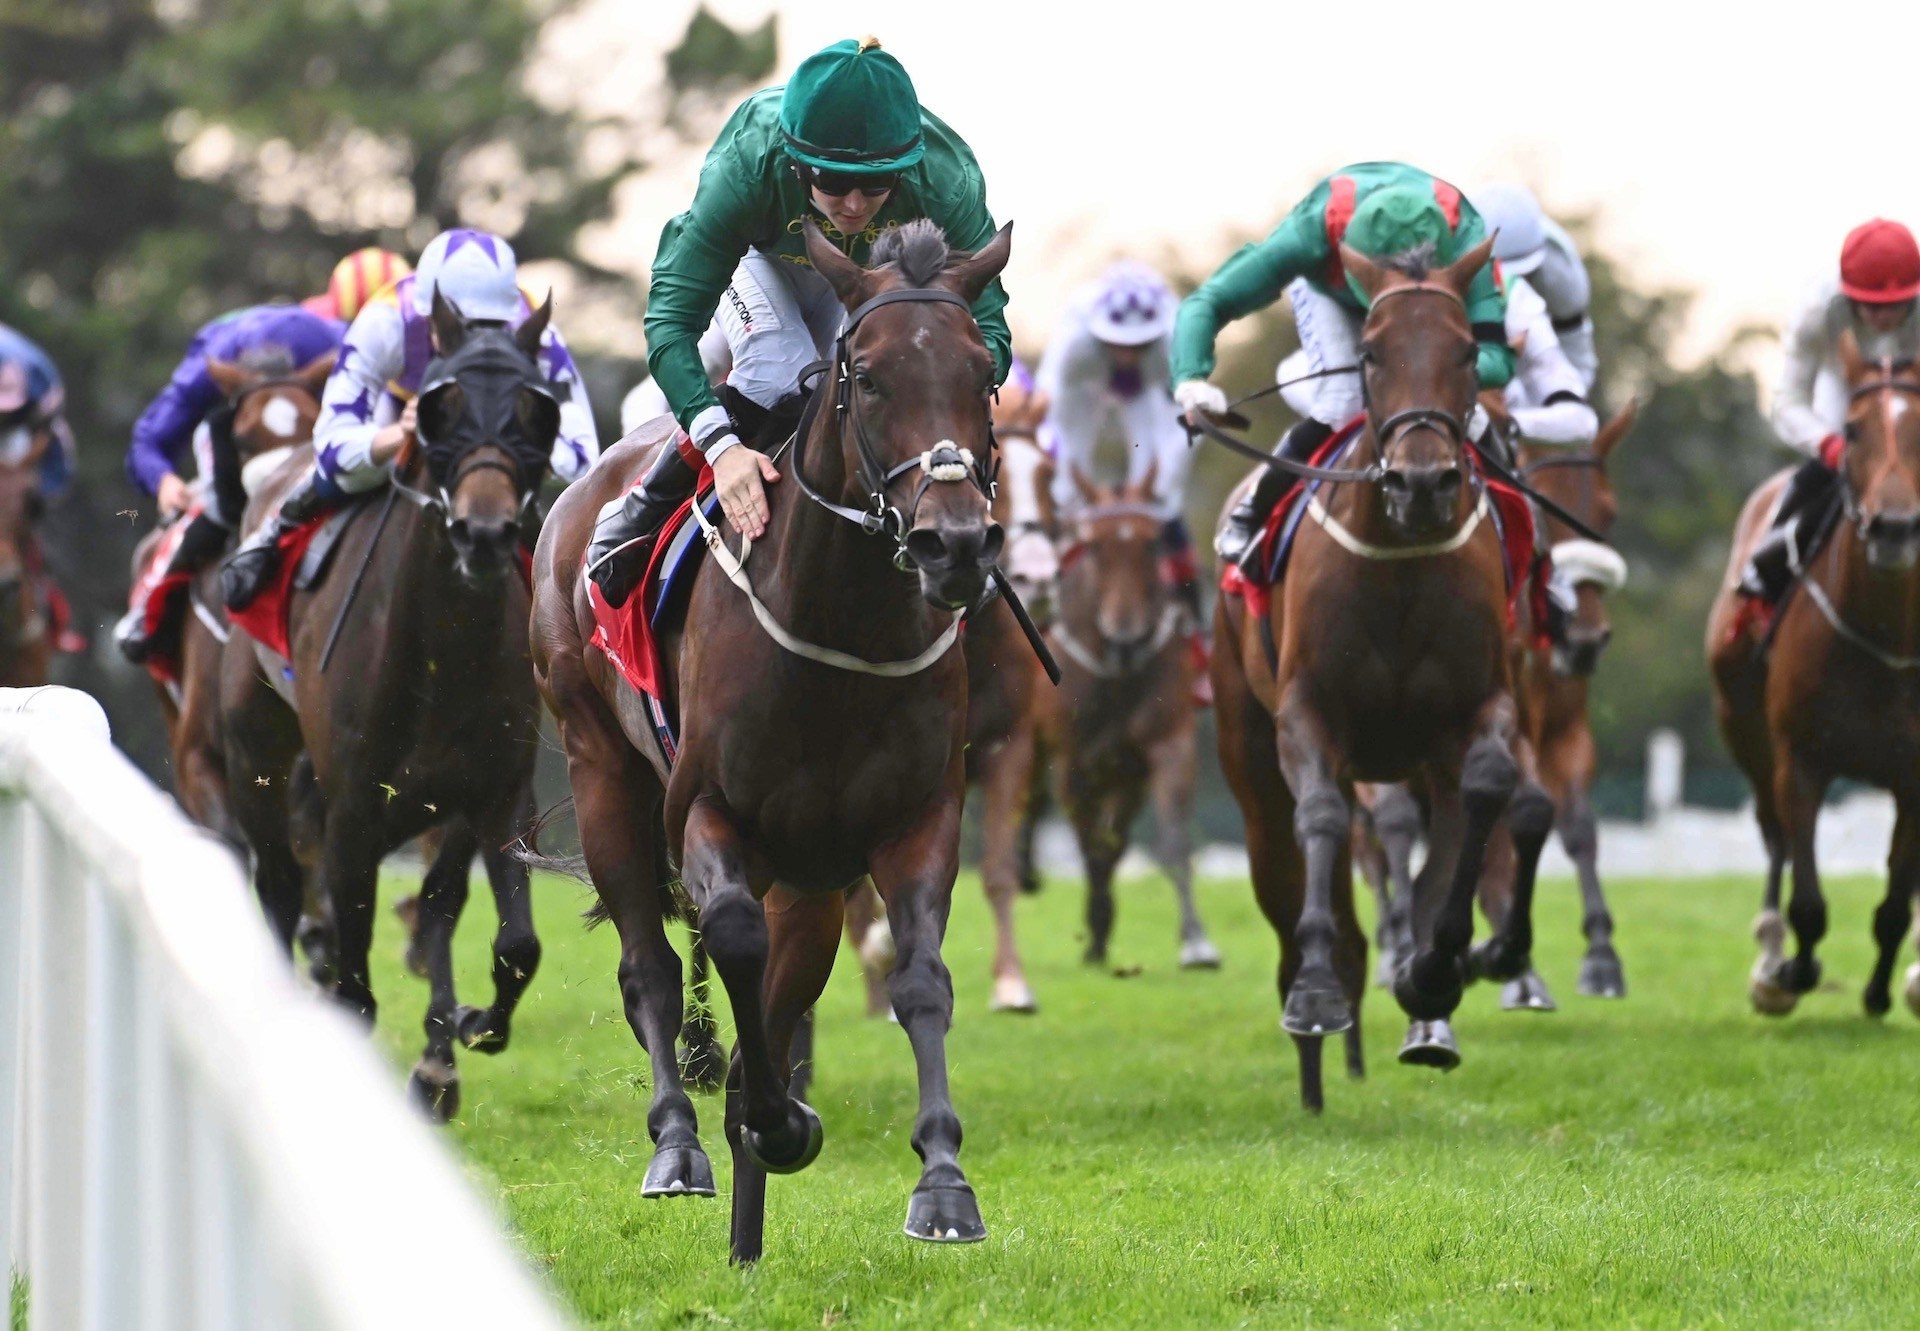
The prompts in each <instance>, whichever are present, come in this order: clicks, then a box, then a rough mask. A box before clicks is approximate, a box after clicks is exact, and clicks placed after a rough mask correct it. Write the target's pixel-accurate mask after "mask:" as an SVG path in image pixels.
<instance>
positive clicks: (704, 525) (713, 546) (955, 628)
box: [693, 500, 966, 679]
mask: <svg viewBox="0 0 1920 1331" xmlns="http://www.w3.org/2000/svg"><path fill="white" fill-rule="evenodd" d="M693 517H694V521H696V522H698V523H699V524H700V530H701V531H702V532H704V533H705V534H706V538H707V549H709V550H711V551H712V552H713V558H714V561H715V562H716V563H718V564H719V565H720V571H721V572H723V573H725V574H726V575H727V581H728V582H731V583H732V584H733V585H734V586H736V587H738V588H739V589H740V591H741V594H742V595H744V596H745V597H746V598H747V604H748V605H750V606H752V607H753V617H754V618H755V619H757V620H759V621H760V627H761V628H762V629H764V630H766V634H767V636H768V637H769V638H772V639H773V640H774V641H775V642H777V643H779V644H780V646H781V647H783V648H784V649H786V650H787V651H789V652H792V653H793V654H794V655H795V656H801V657H805V658H806V659H807V660H809V661H818V662H819V663H820V664H821V665H826V666H832V667H834V668H835V669H836V670H851V671H853V672H854V673H855V674H860V675H879V676H880V677H882V678H883V679H900V678H903V677H905V676H907V675H917V674H919V673H920V672H921V671H922V670H925V669H926V668H927V667H928V666H930V665H932V664H933V663H934V662H935V661H938V660H939V659H940V658H941V657H943V656H945V655H946V654H947V649H948V648H950V647H952V646H953V644H954V640H955V639H957V638H958V637H959V636H960V625H961V624H962V623H963V622H964V621H965V619H966V616H965V615H964V614H956V615H955V616H954V617H953V623H951V624H949V625H947V630H946V632H944V633H942V634H941V635H940V636H939V637H937V638H935V639H934V640H933V643H932V645H930V646H929V647H928V648H927V649H926V650H925V651H924V652H921V653H920V654H919V655H918V656H915V657H911V658H909V659H907V660H905V661H868V660H865V659H863V658H861V657H858V656H854V655H852V654H851V653H849V652H842V651H837V650H835V649H834V648H832V647H818V646H815V645H814V644H813V643H810V642H806V641H803V640H802V639H800V638H796V637H794V636H793V635H792V634H791V633H789V632H787V630H786V628H785V626H784V625H782V624H781V623H780V621H779V620H777V619H775V618H774V617H773V612H772V611H771V610H769V609H767V607H766V606H765V605H764V604H762V603H761V600H760V598H759V597H758V596H755V595H754V594H753V583H752V582H751V581H750V580H749V579H748V577H747V556H748V555H749V554H751V553H752V551H753V542H752V541H750V540H748V539H747V538H746V537H744V536H743V537H741V538H740V554H739V556H738V557H737V558H736V557H735V555H734V553H733V551H731V550H729V549H727V542H726V538H725V537H724V536H722V535H721V534H720V529H719V528H718V527H716V526H714V525H713V522H712V521H711V520H710V519H709V518H708V517H707V514H706V510H705V509H704V508H703V507H702V506H701V505H700V503H699V502H698V501H697V500H696V501H695V503H694V505H693Z"/></svg>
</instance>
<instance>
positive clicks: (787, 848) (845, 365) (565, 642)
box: [533, 221, 1012, 1262]
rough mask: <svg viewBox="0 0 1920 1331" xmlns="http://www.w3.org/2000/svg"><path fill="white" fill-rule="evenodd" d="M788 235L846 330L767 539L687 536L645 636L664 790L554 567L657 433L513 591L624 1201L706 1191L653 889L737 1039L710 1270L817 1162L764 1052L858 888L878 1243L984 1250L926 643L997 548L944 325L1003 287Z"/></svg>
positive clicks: (815, 971) (947, 708)
mask: <svg viewBox="0 0 1920 1331" xmlns="http://www.w3.org/2000/svg"><path fill="white" fill-rule="evenodd" d="M805 240H806V250H807V257H808V259H809V260H810V261H811V263H812V265H813V267H814V270H815V271H816V272H818V273H819V274H820V275H821V276H822V277H823V278H825V279H826V281H827V282H828V283H829V284H830V285H831V287H832V289H833V291H834V292H835V294H836V295H837V296H838V297H839V299H840V301H841V302H842V303H843V304H844V305H845V306H846V308H847V310H848V311H849V316H848V321H847V325H846V331H845V332H844V334H843V335H842V336H841V338H840V340H839V341H838V343H837V344H836V346H835V354H834V357H833V360H832V362H831V363H830V365H829V367H828V370H827V373H826V376H825V378H824V380H823V381H822V382H821V383H820V385H819V387H818V389H817V391H816V392H815V394H814V397H813V399H812V404H811V406H810V408H809V410H808V413H807V415H806V417H805V418H804V419H803V420H802V422H801V425H800V428H799V429H798V430H797V431H796V433H795V435H794V438H793V445H792V452H791V453H789V454H787V455H785V456H783V458H782V459H781V461H780V464H779V465H780V467H781V469H782V472H783V474H784V475H785V477H786V481H785V483H783V484H778V485H775V486H774V487H773V488H772V489H771V490H770V491H769V494H768V499H769V501H770V509H771V518H770V521H769V525H768V527H767V530H766V531H765V533H764V534H763V536H762V538H761V539H760V540H759V541H757V542H753V543H745V542H743V543H742V546H741V549H742V551H743V554H742V556H741V557H740V558H739V559H738V560H736V558H735V556H734V555H733V553H732V551H731V549H730V547H729V546H728V545H726V544H725V543H724V541H723V540H722V539H721V537H720V535H719V529H718V528H716V529H714V531H715V534H714V535H713V536H712V537H710V539H709V546H710V547H711V548H712V553H711V555H710V557H709V558H708V560H707V562H706V563H704V564H703V565H702V566H701V568H700V569H699V572H698V574H697V576H696V578H695V581H694V586H693V589H692V593H691V599H690V602H689V605H688V608H687V616H686V624H687V627H686V628H685V630H684V631H680V630H676V631H673V632H670V633H667V634H666V636H665V640H664V641H663V643H662V653H661V655H662V662H663V667H664V672H665V676H666V678H665V680H664V682H663V688H664V691H665V693H666V695H667V698H666V701H667V703H668V705H669V706H670V707H671V708H672V709H673V711H674V713H675V714H677V715H678V716H679V717H680V719H681V735H680V745H679V752H678V755H677V758H676V760H675V763H674V766H673V768H672V771H671V775H670V776H669V777H668V778H667V779H666V780H665V781H664V782H663V781H662V780H661V778H660V776H659V775H657V774H656V771H655V769H654V768H653V766H652V765H651V763H649V762H648V761H647V760H646V759H645V758H644V757H642V748H641V747H639V746H643V745H649V744H650V739H649V730H648V726H649V722H648V719H647V716H646V712H645V710H644V703H643V700H642V699H641V697H640V696H639V694H637V693H636V692H635V691H634V689H633V688H632V687H631V686H630V685H629V684H628V683H627V682H626V680H625V679H624V678H623V677H622V676H621V674H620V673H619V671H618V670H617V669H616V668H615V667H614V665H613V664H612V662H610V661H609V660H608V659H607V658H606V656H605V655H604V653H602V652H601V651H600V650H599V649H598V648H596V647H593V646H592V645H591V642H590V640H591V638H592V635H593V630H594V623H595V620H594V612H593V608H592V604H591V603H590V601H589V595H590V592H589V588H590V586H591V584H590V583H589V582H588V581H587V579H585V578H583V577H581V563H582V557H583V554H584V552H585V549H586V546H587V543H588V541H589V539H590V537H591V535H592V531H593V526H594V520H595V515H596V514H597V513H598V512H599V510H600V508H601V506H602V505H603V504H606V503H608V502H609V501H611V500H613V499H615V498H617V497H618V496H619V495H620V494H621V493H622V492H623V491H624V490H626V489H627V487H628V486H630V485H631V484H632V483H633V481H634V479H635V478H636V477H637V476H638V475H639V474H640V472H641V471H642V469H643V468H644V467H645V465H646V463H647V460H648V458H649V456H650V451H651V450H650V447H649V444H650V443H652V444H653V445H654V446H660V447H673V446H674V443H673V441H672V439H671V437H670V436H671V431H670V430H667V429H662V428H655V429H653V430H652V431H650V433H651V435H652V439H651V440H650V439H649V438H647V434H646V433H644V432H636V435H635V437H633V438H630V439H629V440H627V441H624V442H623V443H621V444H619V445H617V446H615V448H613V449H612V450H611V451H609V452H608V454H607V455H606V456H605V457H603V458H602V459H601V462H600V465H598V466H597V467H595V469H594V470H593V472H592V473H591V474H590V475H588V476H587V477H586V478H585V479H584V480H582V481H581V482H580V483H579V484H577V485H575V486H574V487H573V488H572V489H570V490H569V491H567V493H566V494H564V495H562V496H561V498H560V500H559V502H558V503H557V504H555V506H554V510H553V513H552V515H551V516H550V517H549V519H548V521H547V525H546V529H545V531H544V532H543V533H542V535H541V539H540V546H539V549H538V551H537V552H536V555H535V569H534V577H535V614H534V634H533V636H534V648H533V654H534V669H535V672H536V674H537V676H538V679H539V684H540V690H541V693H542V695H543V696H544V697H545V698H546V701H547V705H548V706H549V707H550V708H551V709H552V711H553V713H554V716H555V717H556V718H557V719H558V721H559V725H560V735H561V740H562V743H563V745H564V747H565V750H566V754H567V765H568V776H569V779H570V781H571V784H572V787H573V797H574V805H575V812H576V814H577V818H578V824H579V829H580V841H581V849H582V851H583V853H584V856H585V860H586V865H587V868H588V871H589V873H590V874H591V876H592V880H593V885H594V888H595V891H596V892H597V893H598V894H599V898H600V911H601V913H603V914H604V915H605V916H606V917H608V918H610V919H612V921H613V923H614V927H615V928H616V929H617V930H618V931H619V934H620V946H621V954H620V970H619V975H620V992H621V998H622V1001H623V1003H624V1006H625V1009H626V1015H627V1020H628V1022H629V1024H630V1025H631V1026H632V1027H633V1031H634V1034H635V1035H636V1036H637V1037H638V1038H639V1040H640V1042H641V1043H642V1044H643V1045H644V1046H645V1048H646V1051H647V1054H648V1057H649V1060H650V1062H651V1064H652V1069H653V1084H654V1094H653V1105H652V1108H651V1110H650V1111H649V1113H648V1116H647V1127H648V1131H649V1133H650V1134H651V1136H652V1137H653V1140H654V1142H655V1145H656V1149H655V1152H654V1157H653V1160H652V1163H651V1164H650V1165H649V1167H648V1169H647V1174H646V1180H645V1182H644V1184H643V1185H642V1193H643V1195H648V1196H670V1195H674V1194H681V1195H684V1194H688V1193H704V1194H711V1193H712V1191H713V1173H712V1168H711V1166H710V1164H709V1163H708V1160H707V1157H706V1154H705V1152H704V1151H703V1150H702V1149H701V1146H700V1138H699V1132H698V1126H697V1123H696V1120H695V1116H694V1112H693V1104H692V1101H691V1100H689V1099H688V1097H687V1094H686V1091H685V1088H684V1086H683V1085H682V1081H681V1075H680V1070H679V1067H678V1066H677V1063H676V1059H675V1038H676V1037H677V1036H678V1035H679V1033H680V1028H681V1021H682V997H683V995H682V980H681V970H680V960H679V958H678V957H677V956H676V955H675V953H674V951H673V949H672V947H671V946H670V945H669V943H668V941H667V935H666V930H665V927H664V925H665V922H666V920H667V918H668V917H669V915H670V914H671V913H672V912H673V910H674V909H675V903H674V900H673V893H672V884H671V881H670V879H671V876H672V874H673V873H674V872H675V868H676V867H677V871H678V873H679V875H680V879H681V883H682V886H683V890H684V893H685V897H686V898H687V899H688V901H689V902H690V903H691V906H692V909H693V910H694V912H695V913H696V916H697V922H698V928H699V931H700V937H701V941H702V944H703V945H704V946H705V948H706V950H707V953H708V955H709V957H710V958H711V959H712V963H713V968H714V970H715V972H717V973H718V975H719V976H720V980H721V983H722V984H724V985H725V986H726V990H727V995H728V998H729V999H730V1000H731V1004H732V1008H733V1017H734V1027H735V1031H736V1034H737V1043H736V1045H735V1048H734V1053H733V1059H732V1065H731V1068H730V1069H729V1072H728V1077H727V1111H726V1125H727V1141H728V1144H729V1146H730V1147H731V1149H732V1152H733V1220H732V1233H731V1243H730V1251H731V1255H732V1258H733V1260H734V1261H736V1262H751V1261H754V1260H757V1259H758V1258H759V1256H760V1254H761V1251H762V1247H763V1232H764V1227H765V1215H766V1178H767V1174H768V1173H769V1172H773V1173H790V1172H793V1171H795V1170H799V1169H802V1168H804V1167H806V1166H807V1165H808V1164H810V1163H812V1161H813V1160H814V1159H815V1157H816V1156H817V1155H818V1154H819V1151H820V1145H821V1139H822V1132H821V1126H820V1119H819V1117H818V1115H816V1114H815V1113H814V1112H813V1110H812V1109H811V1108H809V1107H808V1106H807V1105H806V1104H805V1103H804V1102H803V1101H801V1100H799V1099H797V1098H796V1097H795V1096H793V1095H792V1094H791V1092H790V1088H789V1083H788V1077H789V1064H788V1058H789V1045H790V1042H791V1041H792V1039H793V1036H794V1032H795V1028H796V1027H797V1026H798V1024H799V1023H800V1021H801V1019H802V1018H803V1017H804V1016H805V1015H806V1013H807V1012H808V1011H809V1009H811V1008H812V1007H813V1004H814V1002H815V1000H816V999H817V998H818V997H819V995H820V993H821V990H822V989H823V988H824V986H825V985H826V982H827V976H828V975H829V973H830V972H831V971H832V968H833V962H834V955H835V953H836V952H837V951H838V943H839V937H840V929H841V908H842V899H843V897H844V894H845V892H846V890H847V889H848V888H849V887H852V886H854V885H855V884H858V883H859V882H861V881H862V880H863V879H864V878H866V877H867V876H869V875H871V877H872V879H873V882H874V884H875V886H876V887H877V888H878V889H879V892H880V896H881V898H882V899H883V900H884V901H885V903H886V907H887V916H888V919H889V920H890V922H891V924H892V929H893V934H894V939H895V944H896V947H897V949H898V960H897V961H896V963H895V965H894V968H893V972H892V974H891V976H890V977H889V984H890V987H891V991H892V998H893V1008H894V1011H895V1012H896V1013H897V1014H898V1016H899V1018H900V1023H901V1025H902V1026H903V1027H904V1028H905V1030H906V1033H907V1038H908V1040H909V1041H910V1042H911V1044H912V1046H913V1054H914V1062H915V1065H916V1067H917V1069H918V1072H919V1085H920V1112H919V1114H918V1116H917V1118H916V1119H915V1122H914V1128H913V1137H912V1141H913V1146H914V1149H915V1150H916V1151H917V1152H918V1153H919V1155H920V1157H921V1159H922V1160H923V1161H924V1162H925V1167H924V1169H923V1172H922V1173H921V1176H920V1181H919V1183H918V1185H917V1186H916V1187H915V1189H914V1191H913V1196H912V1199H911V1201H910V1202H909V1204H908V1207H907V1225H906V1229H907V1233H908V1234H909V1235H911V1236H913V1237H915V1238H920V1239H929V1240H946V1241H955V1240H958V1241H966V1240H977V1239H980V1238H983V1237H985V1234H986V1229H985V1226H984V1225H983V1224H982V1222H981V1219H980V1210H979V1206H978V1203H977V1202H976V1201H975V1199H974V1194H973V1189H972V1188H971V1187H970V1186H968V1183H967V1180H966V1176H965V1175H964V1174H963V1173H962V1172H961V1169H960V1163H959V1159H958V1155H959V1149H960V1120H959V1117H958V1115H957V1114H956V1113H955V1112H954V1108H953V1103H952V1099H951V1096H950V1093H949V1091H948V1082H947V1056H946V1032H947V1028H948V1026H949V1024H950V1023H951V1021H952V1016H953V985H952V981H951V979H950V977H949V975H948V972H947V968H946V965H945V963H944V962H943V961H942V960H941V957H940V948H941V941H942V938H943V937H944V935H945V932H946V921H947V912H948V908H949V905H950V902H951V897H952V891H953V883H954V878H955V875H956V874H957V872H958V870H959V854H960V811H961V802H962V799H963V796H964V793H965V786H966V753H965V750H966V725H967V705H966V704H967V684H966V662H965V659H964V657H963V656H962V654H961V653H960V652H957V651H954V650H952V647H953V643H954V641H955V638H956V636H957V633H958V630H959V627H960V623H961V615H962V613H963V612H964V611H965V609H966V608H967V607H968V606H970V605H973V604H975V603H976V602H977V601H978V600H979V599H980V597H981V596H982V595H983V594H984V592H985V590H986V586H987V579H988V577H989V575H990V573H991V572H992V567H993V564H994V561H995V560H996V559H997V558H998V556H999V553H1000V548H1001V545H1002V542H1003V540H1004V533H1003V532H1002V530H1001V529H1000V527H999V526H998V525H997V524H996V523H994V522H993V521H992V519H991V515H990V513H989V511H988V500H987V495H986V492H985V489H986V487H985V477H984V473H983V472H982V470H981V468H983V467H985V466H986V465H988V458H989V450H990V448H991V442H992V433H991V427H990V422H989V415H988V413H989V409H990V403H991V397H992V390H993V380H994V365H993V358H992V355H991V354H990V353H989V351H988V349H987V346H986V343H985V341H984V340H983V339H982V337H981V335H980V331H979V329H978V328H977V327H976V326H975V324H974V321H973V318H972V316H971V314H970V313H969V311H968V306H969V305H970V304H971V302H972V301H973V300H974V298H975V297H977V296H978V295H979V294H980V292H981V291H983V290H984V289H985V288H986V286H987V284H988V283H989V282H991V281H992V280H993V279H994V277H995V276H996V275H997V274H998V273H999V272H1000V270H1001V268H1002V267H1004V266H1005V264H1006V261H1007V255H1008V252H1009V251H1010V249H1011V247H1012V233H1011V230H1010V229H1007V230H1002V231H1001V232H1000V234H999V235H998V236H996V237H995V238H994V239H993V240H992V241H991V242H990V243H989V244H987V245H986V246H985V247H984V248H982V249H981V250H980V251H979V252H978V253H976V254H973V255H970V256H969V255H965V254H962V253H959V252H954V251H950V250H949V249H948V246H947V242H946V239H945V237H944V236H943V235H942V234H941V232H940V230H939V228H938V227H936V226H934V225H932V224H931V223H928V222H910V223H907V224H905V225H903V226H901V227H898V228H896V229H894V230H892V231H890V232H888V233H887V234H886V235H885V236H883V237H882V238H881V240H880V241H879V242H878V243H877V244H876V245H875V246H874V251H873V258H874V263H875V265H876V266H875V267H874V268H873V269H871V270H866V269H862V268H861V267H860V266H859V265H858V264H856V263H854V262H853V261H852V260H850V259H848V258H847V257H846V256H845V255H844V254H842V253H841V252H840V251H839V250H838V249H836V248H835V247H834V246H833V245H832V244H831V243H830V242H829V241H828V240H827V239H826V238H825V237H824V236H823V235H822V234H821V233H820V231H819V230H818V229H817V228H816V227H815V226H814V225H813V224H812V223H811V222H810V221H809V222H808V223H807V225H806V233H805ZM696 512H698V510H696ZM756 547H757V548H758V549H759V550H760V551H761V553H760V556H759V557H758V558H757V559H752V560H750V561H747V560H746V557H745V552H746V551H749V550H751V549H753V548H756ZM902 570H909V571H910V575H909V576H902Z"/></svg>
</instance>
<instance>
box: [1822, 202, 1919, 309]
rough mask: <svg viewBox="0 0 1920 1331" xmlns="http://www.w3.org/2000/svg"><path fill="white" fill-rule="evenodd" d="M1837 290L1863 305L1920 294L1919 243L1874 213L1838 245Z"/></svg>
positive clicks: (1902, 229)
mask: <svg viewBox="0 0 1920 1331" xmlns="http://www.w3.org/2000/svg"><path fill="white" fill-rule="evenodd" d="M1840 290H1841V291H1842V292H1844V293H1845V294H1846V296H1847V298H1848V299H1849V300H1857V301H1860V302H1861V303H1863V304H1866V305H1897V304H1899V303H1900V302H1901V301H1907V300H1912V299H1914V298H1915V297H1916V296H1920V245H1916V244H1915V243H1914V239H1913V232H1911V231H1909V230H1907V229H1906V228H1905V227H1904V226H1902V225H1900V223H1898V222H1890V221H1888V220H1887V219H1886V218H1884V217H1876V218H1874V219H1873V220H1872V221H1870V222H1863V223H1861V224H1860V225H1859V226H1857V227H1855V228H1854V229H1853V230H1852V231H1850V232H1848V233H1847V239H1846V243H1845V244H1843V245H1842V246H1841V247H1840Z"/></svg>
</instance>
